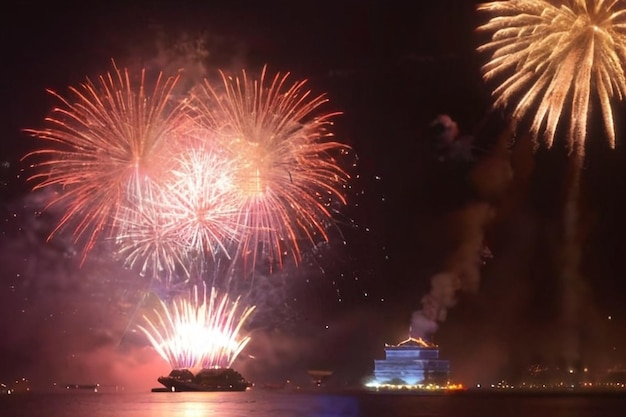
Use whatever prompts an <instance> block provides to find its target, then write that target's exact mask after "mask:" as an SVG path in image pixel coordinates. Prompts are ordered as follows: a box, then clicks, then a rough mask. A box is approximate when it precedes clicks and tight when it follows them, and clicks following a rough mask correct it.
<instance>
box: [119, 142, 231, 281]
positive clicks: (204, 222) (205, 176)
mask: <svg viewBox="0 0 626 417" xmlns="http://www.w3.org/2000/svg"><path fill="white" fill-rule="evenodd" d="M172 166H173V168H172V169H171V170H170V171H169V172H168V173H167V175H165V176H164V179H163V181H162V182H161V183H160V185H159V186H158V187H153V189H152V190H151V194H150V195H147V194H144V201H143V202H142V204H141V206H140V207H134V208H132V210H133V211H134V212H135V213H136V215H135V216H134V218H135V219H136V220H137V221H133V222H129V221H128V220H127V221H126V222H125V224H126V226H125V228H124V229H125V232H124V233H123V234H118V235H117V236H116V238H115V239H116V242H117V243H118V247H119V249H118V255H119V256H120V257H121V258H122V259H123V260H124V262H125V263H126V265H128V266H130V267H131V268H136V269H139V270H140V271H141V272H142V274H146V273H149V272H152V274H153V276H155V277H161V278H163V279H161V281H166V282H167V281H171V278H172V277H174V276H177V275H181V274H182V276H183V277H185V278H187V277H189V276H190V275H191V274H192V272H197V271H192V270H191V269H192V268H190V267H193V266H194V265H197V266H198V267H201V266H202V264H203V263H204V262H205V261H206V260H209V259H213V260H215V259H216V258H217V256H218V254H220V253H222V254H224V255H225V256H226V257H227V258H230V250H231V247H232V246H234V244H233V242H236V238H237V235H236V234H237V225H236V223H235V221H236V214H237V209H238V204H237V200H236V199H235V198H234V195H233V193H232V172H233V169H234V168H233V163H232V161H231V160H229V159H226V158H225V157H224V156H223V155H220V154H219V152H216V151H215V150H209V149H207V148H206V147H204V146H201V145H200V146H196V147H189V148H188V149H184V150H182V151H181V152H180V154H178V155H175V156H173V158H172ZM125 217H126V218H129V217H131V216H125ZM177 272H179V273H180V274H178V273H177Z"/></svg>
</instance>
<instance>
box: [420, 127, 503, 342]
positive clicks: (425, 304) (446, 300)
mask: <svg viewBox="0 0 626 417" xmlns="http://www.w3.org/2000/svg"><path fill="white" fill-rule="evenodd" d="M433 125H435V126H437V127H439V128H438V129H437V130H436V132H437V135H439V136H442V137H441V138H439V139H440V143H443V144H444V145H445V146H446V147H453V146H455V145H454V144H455V141H456V140H459V130H458V128H457V126H456V122H454V121H453V120H452V119H451V118H450V117H449V116H447V115H441V116H438V118H437V119H436V120H435V121H434V122H433ZM431 126H432V125H431ZM450 135H452V136H450ZM463 138H464V139H463V141H464V142H463V143H465V144H468V143H472V142H471V141H468V140H467V137H463ZM508 143H509V132H505V134H504V135H502V137H501V138H500V139H499V140H498V142H497V144H496V146H494V148H493V149H492V150H491V151H490V152H489V153H487V155H486V156H484V157H483V158H482V159H479V160H478V161H476V162H475V163H474V164H473V166H472V167H471V170H470V174H469V178H470V179H471V183H472V187H473V189H474V192H473V195H472V196H471V198H470V199H469V201H467V202H466V203H465V204H464V205H463V206H462V207H460V208H459V209H457V210H453V211H451V212H450V214H448V215H447V216H446V219H445V223H446V224H447V225H448V229H449V231H450V234H451V235H452V238H451V239H452V245H453V250H452V253H451V254H450V256H449V257H448V258H447V260H446V261H445V262H444V264H443V265H442V268H441V270H440V272H438V273H436V274H435V275H433V276H432V277H431V278H430V282H431V288H430V292H429V293H428V294H426V295H425V296H423V297H422V300H421V304H422V308H421V309H420V310H418V311H415V312H414V313H413V314H412V317H411V336H412V337H421V338H428V337H429V336H430V335H432V334H433V333H435V332H436V331H437V329H438V326H439V323H442V322H444V321H445V320H446V318H447V315H448V310H449V309H451V308H452V307H454V306H455V304H456V303H457V298H458V293H459V292H460V291H470V292H472V291H477V290H478V289H479V286H480V276H481V267H482V266H483V265H484V263H485V261H486V259H488V258H490V257H491V256H492V254H491V251H490V249H489V247H488V246H487V245H486V240H485V233H486V231H487V228H488V226H489V224H490V222H491V221H492V219H493V218H494V217H495V214H496V208H497V201H498V197H499V196H500V194H501V193H502V192H503V191H504V190H505V188H506V186H507V185H508V184H509V182H510V180H511V179H512V168H511V166H510V163H509V159H510V158H509V151H508V146H507V145H508ZM444 151H445V150H444ZM443 162H444V163H452V164H454V163H460V162H467V158H463V160H462V161H460V160H458V159H455V158H451V159H448V160H445V161H443Z"/></svg>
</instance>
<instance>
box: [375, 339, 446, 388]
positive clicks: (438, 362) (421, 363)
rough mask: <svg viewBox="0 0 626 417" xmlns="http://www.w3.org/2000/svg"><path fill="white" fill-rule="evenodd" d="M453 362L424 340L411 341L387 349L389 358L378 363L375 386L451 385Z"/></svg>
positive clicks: (376, 362) (386, 357)
mask: <svg viewBox="0 0 626 417" xmlns="http://www.w3.org/2000/svg"><path fill="white" fill-rule="evenodd" d="M449 378H450V362H449V361H447V360H443V359H439V349H438V348H437V346H436V345H433V344H430V343H428V342H426V341H424V340H423V339H415V338H412V337H410V338H408V339H407V340H405V341H403V342H401V343H399V344H397V345H386V346H385V359H377V360H374V378H373V381H372V385H439V386H445V385H448V383H449Z"/></svg>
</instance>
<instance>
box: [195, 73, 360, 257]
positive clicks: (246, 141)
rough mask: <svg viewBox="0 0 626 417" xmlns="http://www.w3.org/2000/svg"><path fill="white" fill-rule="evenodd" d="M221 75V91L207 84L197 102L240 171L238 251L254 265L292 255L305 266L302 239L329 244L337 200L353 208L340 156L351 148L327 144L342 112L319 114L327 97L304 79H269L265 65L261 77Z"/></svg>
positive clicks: (237, 180)
mask: <svg viewBox="0 0 626 417" xmlns="http://www.w3.org/2000/svg"><path fill="white" fill-rule="evenodd" d="M221 76H222V85H221V88H220V89H218V88H215V87H214V86H213V85H212V84H211V83H209V82H208V81H207V82H205V83H204V84H203V85H202V86H201V88H199V89H198V90H197V92H196V94H195V95H194V96H193V98H192V100H191V102H192V103H193V109H192V111H193V112H194V113H195V114H196V115H197V119H198V120H199V121H200V123H201V124H202V126H203V128H204V129H206V131H208V132H211V133H212V134H213V135H214V136H216V137H218V138H219V139H218V141H219V143H220V144H221V146H223V148H224V149H225V150H226V151H227V152H229V154H230V155H231V157H232V158H233V160H234V161H235V164H236V166H237V172H236V173H235V177H234V186H235V189H234V190H235V193H236V194H237V196H238V199H239V200H240V202H241V203H240V208H239V211H238V216H237V224H238V225H239V226H238V233H239V246H238V251H237V253H238V254H240V255H241V256H243V257H244V258H245V259H246V260H248V259H251V264H252V265H254V264H255V263H256V260H257V257H258V256H259V255H262V256H263V257H265V258H266V259H268V260H269V261H270V264H273V263H276V264H278V265H282V262H283V257H284V255H285V254H287V253H290V254H291V256H292V257H293V259H294V260H295V261H296V262H298V261H299V260H300V259H301V250H302V246H301V245H302V242H306V241H308V242H310V243H313V244H314V243H316V242H317V241H327V240H328V236H327V232H326V230H327V227H328V226H329V225H330V224H333V219H332V213H331V211H330V210H329V208H328V207H329V205H330V203H331V202H332V201H333V200H335V201H340V202H341V204H345V198H344V193H343V191H344V190H343V188H344V187H345V185H346V181H347V179H348V174H347V173H346V172H345V171H344V170H343V169H342V168H341V167H340V165H339V162H338V160H337V157H338V156H340V155H342V154H345V153H346V152H347V151H348V150H349V147H348V146H347V145H344V144H341V143H338V142H335V141H329V140H327V139H328V138H329V137H331V136H332V134H331V133H330V132H329V131H328V126H329V125H331V118H332V117H333V116H335V115H336V114H337V113H329V114H323V115H321V116H318V117H314V116H313V113H314V112H315V111H316V110H318V108H319V107H320V106H322V105H323V104H324V103H326V102H327V99H326V98H325V96H323V95H321V96H317V97H313V98H311V97H310V95H311V93H310V91H305V90H304V85H305V82H304V81H299V82H295V83H293V84H291V85H289V84H287V80H288V76H289V74H284V75H283V74H280V73H277V74H276V75H275V76H274V77H273V78H272V79H269V78H267V77H266V68H264V69H263V71H262V73H261V76H260V78H259V80H252V79H251V78H249V77H248V75H247V73H246V72H245V71H243V73H242V77H241V78H239V77H235V78H232V77H228V76H226V75H225V74H224V73H221ZM335 154H336V156H335Z"/></svg>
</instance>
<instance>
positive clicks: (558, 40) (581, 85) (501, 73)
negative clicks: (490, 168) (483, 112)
mask: <svg viewBox="0 0 626 417" xmlns="http://www.w3.org/2000/svg"><path fill="white" fill-rule="evenodd" d="M619 6H620V3H619V2H618V1H615V0H606V1H605V0H571V1H562V2H557V1H547V0H511V1H494V2H490V3H483V4H480V5H479V6H478V10H479V11H481V12H486V13H489V14H495V17H492V18H491V19H490V20H489V21H488V22H487V23H486V24H484V25H482V26H480V27H479V28H478V30H479V31H482V32H489V33H491V39H490V41H488V42H486V43H485V44H483V45H481V46H480V47H479V48H478V51H479V52H483V53H490V54H491V56H490V61H489V62H488V63H487V64H486V65H484V67H483V76H484V79H485V80H486V81H497V80H498V79H500V78H501V77H505V78H504V80H503V81H502V82H501V83H500V84H499V85H498V86H497V87H496V88H495V89H494V91H493V96H494V97H495V99H496V100H495V103H494V106H495V107H508V106H511V107H512V108H513V112H512V120H513V123H517V122H518V121H519V120H522V119H525V118H526V117H530V118H532V124H531V126H530V130H531V133H532V135H533V136H534V137H535V138H536V137H537V136H539V135H540V133H542V132H541V131H542V130H543V136H544V138H545V142H546V144H547V145H548V147H550V146H552V143H553V142H554V138H555V135H556V133H557V128H558V126H559V124H560V123H561V121H562V118H563V116H565V113H566V112H569V113H570V114H569V127H568V130H567V143H568V147H569V149H570V151H571V152H573V153H574V154H576V156H577V157H581V158H582V157H583V155H584V152H585V150H584V148H585V140H586V136H587V125H588V123H589V118H590V114H591V112H590V110H591V105H592V101H591V99H592V97H593V96H594V95H595V96H596V97H597V99H598V101H599V103H600V107H601V110H602V116H603V119H604V125H605V128H606V132H607V135H608V139H609V143H610V145H611V147H614V146H615V128H614V115H613V109H612V106H611V101H612V100H613V99H614V98H617V99H619V100H622V99H623V98H624V95H626V76H625V75H624V62H626V10H624V9H620V8H619Z"/></svg>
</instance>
